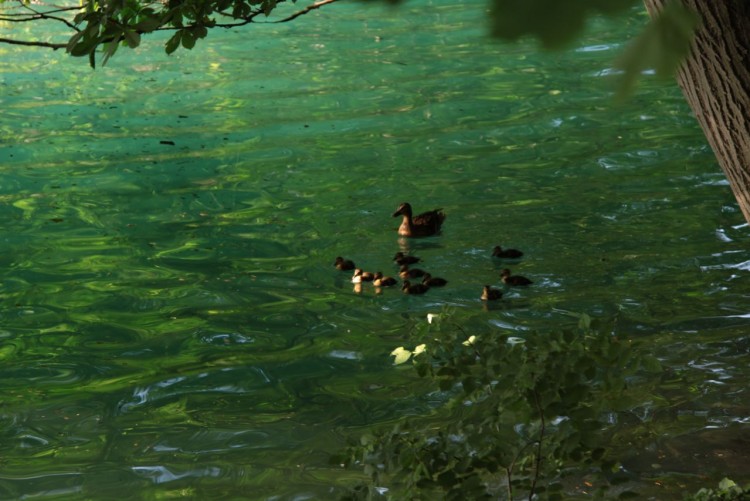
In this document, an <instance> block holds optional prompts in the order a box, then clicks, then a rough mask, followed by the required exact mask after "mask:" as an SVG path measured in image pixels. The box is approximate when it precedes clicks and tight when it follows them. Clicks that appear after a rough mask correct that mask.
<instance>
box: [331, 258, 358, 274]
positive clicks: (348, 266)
mask: <svg viewBox="0 0 750 501" xmlns="http://www.w3.org/2000/svg"><path fill="white" fill-rule="evenodd" d="M333 265H334V266H335V267H336V269H337V270H341V271H348V270H353V269H354V268H356V266H354V261H352V260H351V259H344V258H343V257H341V256H338V257H337V258H336V261H335V262H334V263H333Z"/></svg>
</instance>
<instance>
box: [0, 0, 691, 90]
mask: <svg viewBox="0 0 750 501" xmlns="http://www.w3.org/2000/svg"><path fill="white" fill-rule="evenodd" d="M284 1H285V0H160V1H153V0H80V1H77V2H73V3H71V4H67V5H59V4H54V6H53V5H52V4H45V3H43V2H42V3H39V2H29V1H28V0H0V6H2V7H3V13H4V15H0V21H6V22H17V23H25V22H28V21H34V22H37V24H38V23H44V22H47V23H53V24H58V25H62V26H63V27H64V28H65V29H66V30H67V32H68V33H69V34H70V36H69V38H68V40H67V41H66V42H57V43H55V42H46V41H36V40H26V41H22V40H17V39H7V38H0V42H5V43H15V44H22V45H35V46H44V47H50V48H54V49H59V48H64V49H65V50H66V51H67V52H69V53H70V54H71V55H73V56H79V57H88V59H89V63H90V64H91V66H92V67H95V65H96V53H97V51H100V53H101V56H100V57H101V62H102V63H106V62H107V61H108V60H109V58H111V57H112V56H113V55H114V54H115V52H116V51H117V49H118V48H119V47H121V46H125V47H129V48H135V47H138V46H139V45H140V43H141V38H142V36H143V35H148V34H151V33H154V32H158V31H168V32H170V33H171V36H170V37H169V39H168V40H167V41H166V43H165V46H164V49H165V51H166V53H167V54H171V53H172V52H174V51H176V50H177V49H178V48H180V47H182V48H184V49H192V48H193V47H194V46H195V45H196V43H197V42H198V41H199V40H201V39H203V38H205V37H206V36H207V35H208V33H209V30H210V29H212V28H229V27H234V26H242V25H246V24H250V23H253V22H256V19H258V18H261V19H262V18H266V17H268V16H270V15H271V14H272V13H274V12H275V10H276V8H277V6H278V5H279V4H281V3H283V2H284ZM296 1H297V0H292V2H293V3H296ZM336 1H337V0H318V1H314V2H313V3H310V4H308V5H307V6H306V7H304V8H302V9H301V10H299V11H297V12H295V13H293V14H291V15H288V16H286V17H283V18H279V19H276V21H275V22H285V21H290V20H292V19H295V18H297V17H299V16H300V15H302V14H305V13H307V12H310V11H311V10H314V9H317V8H320V7H322V6H324V5H327V4H330V3H334V2H336ZM386 1H389V2H390V3H395V2H397V1H398V0H386ZM636 2H637V0H576V1H575V2H560V1H557V0H492V5H491V9H490V32H491V33H492V35H493V36H495V37H497V38H499V39H501V40H517V39H519V38H521V37H524V36H532V37H535V38H537V39H538V40H540V41H541V43H542V45H543V46H545V47H548V48H557V47H561V46H563V45H565V44H567V43H569V42H570V41H572V40H573V39H575V37H576V36H577V35H579V34H580V32H581V30H582V29H583V27H584V26H585V23H586V20H587V19H588V18H590V17H591V16H592V15H597V14H599V15H602V14H603V15H617V14H619V13H621V12H623V11H624V10H625V9H627V8H629V7H632V6H633V5H635V4H636ZM687 12H688V11H687V10H686V8H685V7H683V6H682V5H681V4H680V2H678V1H674V2H673V5H672V6H670V7H669V8H667V9H665V11H664V15H663V16H660V18H657V19H656V20H654V21H653V22H652V23H651V25H650V26H649V27H648V28H646V29H645V30H644V32H643V34H642V35H641V36H640V37H639V39H638V41H637V42H636V43H635V44H634V45H633V47H632V49H631V50H630V51H629V52H628V53H627V54H626V57H625V58H624V59H623V64H622V67H623V68H624V69H625V71H626V73H627V75H628V76H627V78H626V79H625V80H626V82H625V85H624V88H629V87H630V86H632V82H633V81H634V80H635V78H637V75H638V74H639V73H640V71H641V70H642V69H643V68H644V67H648V68H650V67H651V66H650V65H652V64H654V65H656V68H657V70H658V71H660V72H662V71H663V72H664V74H670V75H671V72H672V71H673V70H674V68H675V67H676V65H677V64H678V63H679V61H681V60H682V58H683V57H684V56H685V55H686V51H687V47H689V44H690V40H691V37H692V33H693V29H694V27H695V25H696V23H695V20H694V17H692V15H688V14H686V13H687ZM641 55H643V56H644V57H640V56H641Z"/></svg>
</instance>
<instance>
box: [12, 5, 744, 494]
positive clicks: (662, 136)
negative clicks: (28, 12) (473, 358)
mask: <svg viewBox="0 0 750 501" xmlns="http://www.w3.org/2000/svg"><path fill="white" fill-rule="evenodd" d="M428 6H429V9H428V10H427V11H425V9H424V7H425V5H422V4H416V3H415V4H408V5H403V6H400V7H398V8H397V9H396V10H393V9H391V8H386V7H383V6H379V7H375V6H363V5H355V6H345V5H338V4H337V5H335V6H331V7H330V8H327V9H321V10H319V11H318V12H316V13H315V14H310V15H308V16H305V17H304V18H302V19H300V20H298V21H295V22H294V23H290V24H286V25H275V26H272V25H257V26H251V27H249V28H245V29H237V30H228V31H220V32H216V33H211V35H210V36H209V37H208V39H207V40H206V41H204V42H203V43H201V44H199V46H198V47H196V49H195V50H193V51H192V52H188V51H181V52H180V51H178V52H177V53H175V54H174V55H172V56H169V57H167V56H165V55H164V54H163V53H162V52H161V49H160V47H161V44H162V43H163V39H159V38H158V37H156V36H155V37H152V39H151V40H147V41H146V42H145V44H144V47H143V48H141V49H139V50H138V51H135V52H129V51H126V50H122V51H120V52H119V53H118V54H117V56H116V57H115V58H114V59H113V60H112V61H110V62H109V63H108V65H107V66H106V67H104V68H99V69H97V70H96V71H91V70H90V69H89V68H88V67H87V66H86V62H85V61H83V60H75V59H71V58H68V57H66V56H65V55H64V54H60V53H47V52H43V51H35V50H24V49H20V48H7V47H5V48H3V50H4V56H5V57H4V58H3V61H4V62H2V63H0V64H1V65H2V72H1V73H0V84H2V86H3V88H4V89H5V92H4V94H3V97H2V104H3V117H4V118H3V121H2V123H0V131H1V132H2V142H0V158H2V161H3V163H2V168H0V201H2V203H1V204H0V211H2V216H3V218H2V220H3V223H2V224H3V229H4V231H3V236H2V240H1V242H0V244H1V245H2V251H3V252H0V260H1V261H2V264H3V270H4V272H3V276H2V280H1V283H2V289H1V290H2V292H1V293H2V299H3V312H2V318H3V324H2V327H1V328H2V330H0V360H2V362H3V364H2V366H0V381H2V383H1V384H2V393H3V398H2V403H3V407H2V413H0V422H1V423H2V425H3V430H4V434H3V437H2V442H1V443H2V446H3V447H2V448H3V450H4V451H5V452H4V454H3V459H2V461H3V468H2V473H0V498H3V499H11V498H13V499H15V498H29V497H37V498H48V499H55V498H66V499H67V498H70V499H74V498H79V497H80V498H81V499H97V498H98V499H107V498H110V497H113V496H118V495H121V494H122V492H133V493H138V494H136V497H137V496H139V495H141V494H142V496H143V497H144V498H149V497H154V496H156V497H169V496H175V497H177V496H183V497H184V496H188V497H190V496H193V497H195V498H204V499H206V498H211V497H217V498H218V497H222V496H224V497H228V498H230V497H231V498H238V497H242V496H244V495H246V494H247V492H250V491H251V492H253V499H332V498H334V497H335V496H336V495H339V494H341V493H342V492H343V490H342V489H343V488H345V487H346V486H348V485H350V484H351V483H352V482H354V481H355V480H356V479H358V478H360V473H359V472H355V471H349V470H343V469H340V468H338V467H335V466H330V465H329V464H328V458H329V456H330V455H331V454H335V453H337V452H339V451H340V450H341V448H342V447H343V446H344V445H345V443H346V440H347V439H349V438H354V439H356V438H357V437H358V435H359V434H360V433H363V432H364V431H366V430H368V429H369V428H370V427H372V426H377V425H382V424H386V425H390V424H392V423H394V422H397V421H398V420H400V419H403V418H405V417H406V416H410V415H415V414H419V413H424V412H428V411H429V409H430V408H432V407H433V406H436V405H440V403H441V402H442V398H443V397H441V396H440V395H434V394H430V393H429V392H428V387H427V386H426V384H425V383H424V382H420V381H418V378H417V377H416V375H415V374H413V373H412V372H410V371H408V370H404V369H405V368H403V367H399V368H395V367H394V366H393V365H392V360H391V359H390V358H389V356H388V354H389V353H390V352H391V350H392V349H393V348H395V347H397V346H401V345H404V344H405V343H407V342H410V335H411V334H412V333H413V332H414V331H415V330H416V329H417V326H419V325H420V324H422V323H424V322H425V318H426V315H427V314H428V313H436V312H441V311H443V309H444V308H445V307H451V308H452V313H451V315H453V316H454V317H455V319H456V321H460V322H461V324H462V325H465V328H466V329H468V330H472V329H473V330H476V331H477V332H479V331H484V330H490V331H512V333H513V335H514V336H515V337H514V339H518V340H522V339H521V337H519V336H523V333H524V332H527V331H530V330H544V329H552V328H556V327H559V326H560V325H570V324H573V323H574V321H573V320H571V318H572V317H571V316H570V315H568V314H567V312H585V313H588V314H589V315H591V316H594V317H600V318H603V319H606V320H607V321H608V322H611V323H612V325H613V326H614V327H613V332H612V334H613V335H616V336H618V337H622V338H638V339H640V338H647V339H649V341H650V342H652V343H653V353H654V354H655V355H656V356H658V357H659V358H660V359H661V360H662V361H663V363H664V364H665V366H668V367H670V370H671V371H673V372H675V373H679V374H680V375H681V376H682V377H684V378H686V379H687V380H689V381H691V382H692V384H693V387H692V389H684V388H670V387H669V385H670V382H669V381H668V380H665V381H664V382H663V387H664V391H665V392H667V391H671V392H674V393H675V395H679V396H675V397H674V404H673V407H672V408H671V409H670V412H669V413H667V412H663V411H656V412H654V411H653V410H652V409H651V408H650V407H649V406H647V405H644V406H643V407H642V408H640V409H638V410H634V411H633V413H634V415H633V419H634V420H635V421H637V422H641V421H652V422H655V423H657V424H658V427H660V428H663V429H665V430H669V432H668V433H667V432H665V435H664V437H661V438H660V440H669V439H670V437H671V436H674V437H677V436H680V435H682V434H686V433H690V432H695V431H697V430H702V429H703V428H706V429H709V428H711V427H717V426H725V425H728V424H730V423H738V422H740V423H741V422H744V421H743V420H746V416H747V411H748V409H747V405H746V404H745V402H747V401H748V398H747V397H748V394H747V390H746V387H747V384H746V381H747V379H748V376H749V375H750V374H748V371H747V369H746V365H747V364H746V363H744V358H745V357H746V355H747V353H748V350H749V349H750V344H748V343H749V342H748V339H749V338H748V337H747V334H746V330H747V326H748V325H749V324H750V322H749V320H748V319H749V316H748V312H747V309H746V296H747V287H746V286H745V283H744V282H745V281H744V273H745V272H746V271H747V270H748V263H750V256H748V252H747V242H748V238H747V228H746V226H745V225H744V224H743V223H742V215H741V213H740V212H739V210H738V209H737V207H736V204H735V202H734V200H733V199H732V195H731V193H730V190H729V188H728V186H727V184H726V181H725V180H724V178H723V176H722V174H721V172H720V170H719V168H718V166H717V165H716V162H715V160H714V158H713V156H712V154H711V152H710V149H709V148H708V147H707V145H706V144H705V139H704V138H703V136H702V135H701V133H700V131H699V129H698V127H697V125H696V123H695V122H694V120H693V118H692V117H691V115H690V111H689V109H688V108H687V106H686V104H685V103H684V101H683V99H682V97H681V95H680V93H679V91H678V89H677V88H675V87H674V86H672V85H668V84H664V83H659V82H656V81H653V80H652V79H650V78H646V79H645V80H644V81H643V82H642V84H641V87H640V90H639V92H638V94H636V95H635V96H634V97H633V98H632V99H631V100H630V101H629V102H627V103H625V104H621V105H615V104H613V102H612V101H611V93H612V88H613V86H612V82H611V81H610V80H609V79H608V78H603V77H604V76H605V74H606V73H608V72H610V71H609V70H610V68H611V65H612V61H613V58H615V57H616V54H617V53H618V51H619V50H620V48H621V47H622V45H623V42H624V41H625V40H626V39H627V38H629V37H630V36H632V34H633V33H635V32H636V31H637V30H638V28H639V27H640V25H641V23H642V22H643V16H642V14H641V13H640V12H638V11H634V12H633V13H631V16H630V17H629V18H627V19H626V20H616V21H609V22H605V21H601V20H599V21H597V22H596V23H594V25H593V26H592V27H591V29H590V30H589V32H588V35H587V36H586V37H585V38H584V39H583V40H581V41H580V43H579V45H578V46H576V47H572V48H571V49H570V50H568V51H566V52H564V53H558V54H544V53H539V52H538V51H537V48H536V46H535V45H533V44H531V43H522V44H517V45H500V44H496V43H494V42H491V41H488V40H487V39H486V36H485V32H484V22H483V19H482V16H483V12H482V8H481V6H478V5H472V4H470V3H466V4H450V5H447V4H445V5H443V4H442V3H440V2H428ZM402 201H410V202H411V203H412V204H413V205H414V207H415V210H416V211H417V212H420V211H422V210H429V209H434V208H437V207H442V208H443V209H444V210H445V212H446V213H447V215H448V218H447V220H446V223H445V225H444V228H443V232H442V234H441V235H440V236H437V237H431V238H427V239H422V240H405V239H398V238H397V237H396V234H395V228H396V227H397V226H398V220H397V219H394V218H392V217H391V214H392V212H393V211H394V210H395V208H396V206H397V205H398V204H399V203H400V202H402ZM498 244H502V245H503V246H507V247H515V248H520V249H523V251H524V252H525V256H524V258H523V259H522V260H517V261H509V262H503V263H498V262H493V261H492V260H491V259H490V251H491V249H492V247H493V246H494V245H498ZM399 250H400V251H405V252H407V253H411V254H415V255H417V256H420V257H421V258H422V260H423V261H422V263H420V267H423V268H424V269H427V270H428V271H430V272H432V273H434V274H435V275H438V276H440V277H443V278H445V279H447V280H448V285H447V286H446V287H444V288H441V289H431V290H430V291H428V293H427V294H425V295H424V296H406V295H403V294H401V293H400V291H399V290H398V288H393V289H385V290H380V291H376V290H375V289H374V288H373V287H372V286H371V285H370V284H363V285H362V287H361V288H360V289H359V290H358V291H357V290H355V287H354V286H353V284H352V283H351V272H340V271H337V270H335V269H334V267H333V261H334V258H335V257H336V256H345V257H347V258H351V259H353V260H354V261H355V262H356V263H357V264H358V265H361V266H363V267H365V268H366V269H367V270H368V271H378V270H380V271H383V272H384V273H386V274H391V275H395V274H396V273H397V269H396V267H395V266H394V264H393V262H392V259H393V255H394V253H395V252H397V251H399ZM504 267H510V268H512V269H513V271H514V272H517V273H518V274H522V275H524V276H528V277H530V278H532V279H533V280H534V282H535V283H534V285H533V286H531V287H529V288H526V289H521V290H511V291H508V293H507V294H506V296H505V298H504V299H503V300H502V301H501V302H499V303H498V304H496V305H490V306H488V305H483V304H482V303H483V302H482V301H481V300H480V293H481V291H482V286H483V285H484V284H494V285H499V284H500V278H499V273H500V270H501V269H502V268H504ZM717 390H718V391H717ZM639 413H640V414H639ZM672 413H674V414H672ZM675 415H678V416H689V418H684V419H683V418H679V419H678V421H677V422H673V421H674V419H675V418H674V416H675ZM626 421H627V419H623V422H626ZM655 426H656V425H655ZM649 460H650V459H649V458H645V459H644V458H640V457H636V458H634V459H633V460H632V461H630V462H628V467H629V468H631V469H632V470H633V471H634V472H637V473H643V474H644V476H645V477H647V476H648V475H649V474H651V473H653V472H651V471H650V466H649V465H650V463H649ZM674 471H683V470H680V469H679V468H677V467H675V469H674ZM689 473H700V472H699V471H696V470H693V471H690V472H689ZM729 473H732V472H729ZM745 474H746V473H745ZM736 480H740V478H736Z"/></svg>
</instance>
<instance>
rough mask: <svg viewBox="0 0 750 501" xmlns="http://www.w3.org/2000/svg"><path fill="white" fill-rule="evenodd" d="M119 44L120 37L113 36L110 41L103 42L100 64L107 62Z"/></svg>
mask: <svg viewBox="0 0 750 501" xmlns="http://www.w3.org/2000/svg"><path fill="white" fill-rule="evenodd" d="M119 46H120V39H119V38H115V39H114V40H112V41H111V42H107V43H105V44H104V57H103V58H102V66H104V65H105V64H107V61H109V58H110V57H112V56H113V55H114V53H115V52H117V48H118V47H119Z"/></svg>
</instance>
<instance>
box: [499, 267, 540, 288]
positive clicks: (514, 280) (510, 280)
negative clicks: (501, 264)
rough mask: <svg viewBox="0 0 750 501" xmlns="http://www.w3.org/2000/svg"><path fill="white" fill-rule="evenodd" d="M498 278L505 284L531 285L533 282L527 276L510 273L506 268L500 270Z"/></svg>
mask: <svg viewBox="0 0 750 501" xmlns="http://www.w3.org/2000/svg"><path fill="white" fill-rule="evenodd" d="M500 279H501V280H502V281H503V283H504V284H505V285H513V286H521V285H531V284H533V283H534V282H532V281H531V280H529V279H528V278H526V277H522V276H521V275H511V274H510V270H509V269H508V268H505V269H503V270H502V271H501V272H500Z"/></svg>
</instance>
